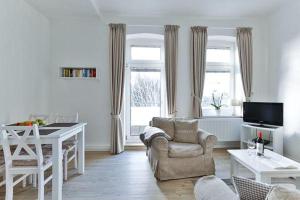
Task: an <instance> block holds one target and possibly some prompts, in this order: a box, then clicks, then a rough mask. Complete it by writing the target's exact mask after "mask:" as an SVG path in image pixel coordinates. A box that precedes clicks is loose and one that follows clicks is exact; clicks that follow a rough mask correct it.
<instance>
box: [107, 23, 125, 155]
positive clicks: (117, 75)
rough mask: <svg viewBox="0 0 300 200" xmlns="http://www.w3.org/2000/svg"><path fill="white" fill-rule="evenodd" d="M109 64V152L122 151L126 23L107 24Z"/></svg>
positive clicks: (116, 152)
mask: <svg viewBox="0 0 300 200" xmlns="http://www.w3.org/2000/svg"><path fill="white" fill-rule="evenodd" d="M109 27H110V32H109V65H110V68H111V101H112V103H111V153H112V154H118V153H121V152H122V151H124V135H123V131H122V122H121V118H120V114H121V110H122V101H123V91H124V75H125V42H126V25H125V24H109Z"/></svg>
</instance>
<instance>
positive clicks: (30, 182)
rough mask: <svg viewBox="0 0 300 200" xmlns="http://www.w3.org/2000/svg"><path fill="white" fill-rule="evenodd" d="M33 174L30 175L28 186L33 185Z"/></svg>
mask: <svg viewBox="0 0 300 200" xmlns="http://www.w3.org/2000/svg"><path fill="white" fill-rule="evenodd" d="M32 179H33V178H32V174H30V175H29V176H28V184H32Z"/></svg>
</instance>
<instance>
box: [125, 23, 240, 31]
mask: <svg viewBox="0 0 300 200" xmlns="http://www.w3.org/2000/svg"><path fill="white" fill-rule="evenodd" d="M127 26H128V27H158V28H163V27H164V25H151V24H149V25H138V24H131V25H130V24H129V25H127ZM191 26H192V25H191ZM238 27H240V26H237V27H217V26H213V27H210V26H207V28H208V29H212V30H213V29H222V30H236V29H237V28H238Z"/></svg>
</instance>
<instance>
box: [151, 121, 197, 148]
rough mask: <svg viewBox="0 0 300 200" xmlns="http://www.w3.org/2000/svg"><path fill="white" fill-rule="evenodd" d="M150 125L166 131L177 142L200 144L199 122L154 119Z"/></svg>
mask: <svg viewBox="0 0 300 200" xmlns="http://www.w3.org/2000/svg"><path fill="white" fill-rule="evenodd" d="M150 124H151V125H152V126H154V127H158V128H160V129H162V130H164V131H165V132H166V133H167V134H168V135H169V136H170V137H171V140H174V141H175V142H185V143H195V144H197V143H199V137H198V133H197V131H198V120H195V119H184V118H161V117H153V118H152V121H151V122H150Z"/></svg>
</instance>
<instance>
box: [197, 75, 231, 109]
mask: <svg viewBox="0 0 300 200" xmlns="http://www.w3.org/2000/svg"><path fill="white" fill-rule="evenodd" d="M204 84H205V85H204V92H203V100H202V106H203V108H213V107H212V106H211V104H212V103H213V98H212V95H213V94H214V95H215V100H216V101H219V100H220V98H221V96H222V103H221V104H222V105H230V101H231V99H230V72H206V74H205V83H204Z"/></svg>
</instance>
